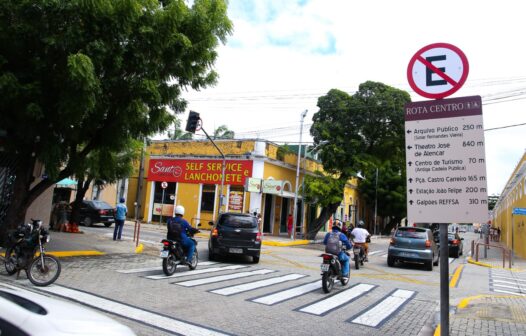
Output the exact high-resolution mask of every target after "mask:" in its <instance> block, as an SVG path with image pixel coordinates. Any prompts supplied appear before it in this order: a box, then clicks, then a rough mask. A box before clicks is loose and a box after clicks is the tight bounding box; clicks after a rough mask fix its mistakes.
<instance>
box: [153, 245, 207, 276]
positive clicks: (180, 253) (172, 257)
mask: <svg viewBox="0 0 526 336" xmlns="http://www.w3.org/2000/svg"><path fill="white" fill-rule="evenodd" d="M190 239H192V240H193V241H194V244H195V247H194V255H193V257H192V260H191V261H190V262H189V263H186V253H185V252H184V249H183V246H182V245H181V243H180V242H178V241H176V240H169V239H163V240H162V241H161V243H162V244H163V248H162V250H161V254H160V257H161V258H163V272H164V274H166V275H167V276H170V275H172V274H174V273H175V270H176V269H177V266H179V265H187V266H188V268H190V269H191V270H194V269H196V267H197V260H198V256H197V241H196V240H195V239H194V238H193V236H192V237H191V238H190Z"/></svg>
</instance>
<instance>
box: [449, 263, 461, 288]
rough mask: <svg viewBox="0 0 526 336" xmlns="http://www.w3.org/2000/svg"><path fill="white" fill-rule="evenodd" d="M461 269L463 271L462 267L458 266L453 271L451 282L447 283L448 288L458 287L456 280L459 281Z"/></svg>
mask: <svg viewBox="0 0 526 336" xmlns="http://www.w3.org/2000/svg"><path fill="white" fill-rule="evenodd" d="M462 269H464V265H460V266H458V267H457V269H456V270H455V273H453V276H452V277H451V281H450V282H449V287H451V288H454V287H457V285H458V280H459V279H460V274H462Z"/></svg>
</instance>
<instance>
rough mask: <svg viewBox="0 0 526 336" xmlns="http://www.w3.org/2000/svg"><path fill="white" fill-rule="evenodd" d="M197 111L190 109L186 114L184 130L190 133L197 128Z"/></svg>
mask: <svg viewBox="0 0 526 336" xmlns="http://www.w3.org/2000/svg"><path fill="white" fill-rule="evenodd" d="M199 120H201V119H200V118H199V113H197V112H194V111H190V114H189V115H188V120H187V121H186V128H185V130H186V131H187V132H190V133H195V129H196V128H197V125H198V124H199Z"/></svg>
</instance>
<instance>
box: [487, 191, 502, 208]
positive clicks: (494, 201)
mask: <svg viewBox="0 0 526 336" xmlns="http://www.w3.org/2000/svg"><path fill="white" fill-rule="evenodd" d="M499 198H500V195H495V194H493V195H491V196H488V210H490V211H491V210H493V209H494V208H495V205H496V204H497V202H498V201H499Z"/></svg>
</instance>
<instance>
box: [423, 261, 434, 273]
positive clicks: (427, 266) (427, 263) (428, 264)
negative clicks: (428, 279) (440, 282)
mask: <svg viewBox="0 0 526 336" xmlns="http://www.w3.org/2000/svg"><path fill="white" fill-rule="evenodd" d="M425 265H426V270H428V271H432V270H433V260H430V261H427V262H426V263H425Z"/></svg>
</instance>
